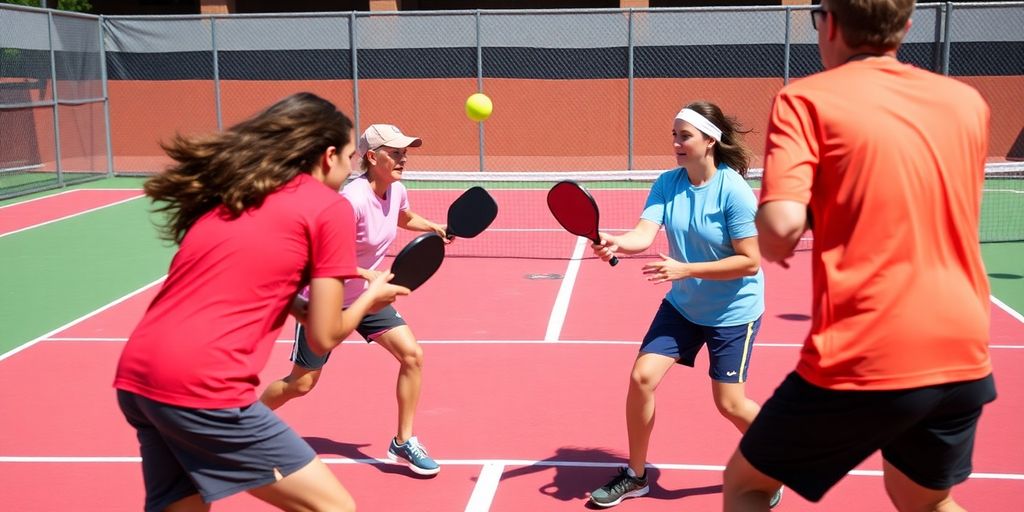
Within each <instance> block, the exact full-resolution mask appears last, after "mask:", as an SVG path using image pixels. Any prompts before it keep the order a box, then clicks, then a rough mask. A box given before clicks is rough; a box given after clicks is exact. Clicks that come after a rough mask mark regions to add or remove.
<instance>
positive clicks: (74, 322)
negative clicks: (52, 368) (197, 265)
mask: <svg viewBox="0 0 1024 512" xmlns="http://www.w3.org/2000/svg"><path fill="white" fill-rule="evenodd" d="M165 277H167V276H166V275H165V276H161V277H160V279H157V280H156V281H153V282H152V283H149V284H147V285H145V286H143V287H142V288H139V289H138V290H135V291H134V292H131V293H129V294H128V295H125V296H124V297H121V298H120V299H117V300H114V301H113V302H111V303H109V304H107V305H106V306H103V307H101V308H99V309H96V310H93V311H92V312H90V313H86V314H85V315H84V316H81V317H78V318H77V319H75V320H72V321H70V322H68V323H66V324H64V325H62V326H60V327H58V328H56V329H54V330H52V331H50V332H48V333H46V334H44V335H42V336H40V337H38V338H36V339H34V340H32V341H29V342H26V343H23V344H21V345H19V346H17V347H14V348H12V349H11V350H9V351H7V352H4V353H3V354H0V361H3V360H4V359H7V358H8V357H11V356H13V355H14V354H17V353H18V352H21V351H22V350H25V349H26V348H29V347H31V346H32V345H35V344H36V343H39V342H40V341H43V340H48V339H51V338H50V337H51V336H53V335H54V334H56V333H58V332H61V331H63V330H65V329H68V328H70V327H72V326H74V325H77V324H79V323H81V322H83V321H85V320H87V319H89V318H91V317H94V316H96V315H98V314H100V313H102V312H103V311H106V310H108V309H110V308H112V307H114V306H116V305H118V304H120V303H122V302H124V301H126V300H128V299H130V298H132V297H134V296H136V295H138V294H140V293H142V292H144V291H146V290H147V289H149V288H151V287H153V286H155V285H156V284H158V283H159V282H161V281H163V280H164V278H165Z"/></svg>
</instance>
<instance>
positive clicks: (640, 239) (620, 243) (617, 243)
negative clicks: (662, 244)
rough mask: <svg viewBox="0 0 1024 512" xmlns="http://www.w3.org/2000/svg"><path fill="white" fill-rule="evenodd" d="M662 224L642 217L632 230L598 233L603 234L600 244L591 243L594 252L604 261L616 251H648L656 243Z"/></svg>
mask: <svg viewBox="0 0 1024 512" xmlns="http://www.w3.org/2000/svg"><path fill="white" fill-rule="evenodd" d="M659 229H661V226H660V225H658V224H657V223H654V222H651V221H649V220H646V219H640V222H638V223H637V224H636V227H634V228H633V229H632V230H630V231H627V232H625V233H623V234H621V235H609V234H608V233H598V234H599V235H600V236H601V243H600V244H591V246H590V247H591V248H592V249H593V250H594V254H596V255H597V256H598V257H600V258H601V259H602V260H604V261H608V260H610V259H612V256H615V253H621V254H636V253H638V252H643V251H646V250H647V248H648V247H650V246H651V244H653V243H654V237H656V236H657V235H658V230H659Z"/></svg>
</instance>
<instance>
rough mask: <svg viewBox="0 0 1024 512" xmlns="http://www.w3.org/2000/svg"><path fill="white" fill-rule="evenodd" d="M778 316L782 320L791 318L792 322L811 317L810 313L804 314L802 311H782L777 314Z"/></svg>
mask: <svg viewBox="0 0 1024 512" xmlns="http://www.w3.org/2000/svg"><path fill="white" fill-rule="evenodd" d="M778 317H779V318H781V319H783V320H792V321H794V322H806V321H808V320H810V319H811V316H810V315H805V314H803V313H782V314H780V315H778Z"/></svg>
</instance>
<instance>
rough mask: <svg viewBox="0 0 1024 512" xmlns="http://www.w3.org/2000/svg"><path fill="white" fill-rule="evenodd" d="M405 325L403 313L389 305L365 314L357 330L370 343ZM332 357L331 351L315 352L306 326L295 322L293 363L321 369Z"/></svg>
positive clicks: (310, 368) (306, 367)
mask: <svg viewBox="0 0 1024 512" xmlns="http://www.w3.org/2000/svg"><path fill="white" fill-rule="evenodd" d="M403 325H405V320H403V319H402V315H400V314H398V310H396V309H395V308H394V306H391V305H388V306H385V307H384V308H383V309H381V310H380V311H378V312H376V313H370V314H368V315H366V316H364V317H363V321H362V322H359V325H358V326H356V332H358V333H359V334H360V335H361V336H362V337H363V339H365V340H366V342H367V343H369V342H371V341H373V340H375V339H377V338H378V337H379V336H380V335H381V334H384V333H386V332H388V331H390V330H391V329H394V328H395V327H401V326H403ZM330 357H331V353H330V352H328V353H326V354H324V355H322V356H318V355H316V354H315V353H313V351H312V350H311V349H310V348H309V342H308V341H307V340H306V328H305V327H303V326H302V324H295V344H294V345H293V346H292V362H293V363H295V364H297V365H299V366H301V367H303V368H305V369H307V370H319V369H321V368H323V367H324V365H325V364H327V359H328V358H330Z"/></svg>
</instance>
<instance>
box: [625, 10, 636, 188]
mask: <svg viewBox="0 0 1024 512" xmlns="http://www.w3.org/2000/svg"><path fill="white" fill-rule="evenodd" d="M627 18H628V21H627V22H626V23H627V28H626V102H627V106H626V116H627V117H626V169H628V170H630V171H632V170H633V114H634V112H633V94H634V92H635V91H634V90H633V73H634V72H633V8H632V7H630V9H629V16H628V17H627Z"/></svg>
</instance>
